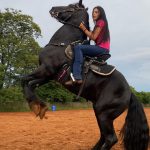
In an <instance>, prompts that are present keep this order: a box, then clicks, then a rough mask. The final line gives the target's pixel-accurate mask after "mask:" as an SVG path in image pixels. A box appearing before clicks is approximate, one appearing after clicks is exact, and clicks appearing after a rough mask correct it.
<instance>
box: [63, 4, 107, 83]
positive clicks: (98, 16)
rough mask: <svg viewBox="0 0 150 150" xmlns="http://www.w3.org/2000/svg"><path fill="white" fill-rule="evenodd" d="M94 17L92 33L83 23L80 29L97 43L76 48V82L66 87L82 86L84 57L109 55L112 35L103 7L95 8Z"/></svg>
mask: <svg viewBox="0 0 150 150" xmlns="http://www.w3.org/2000/svg"><path fill="white" fill-rule="evenodd" d="M92 17H93V21H94V23H95V24H96V25H95V27H94V30H93V31H92V32H90V31H88V29H87V28H86V27H85V25H84V24H83V23H82V22H81V24H80V26H79V27H80V29H81V30H82V31H83V32H84V33H85V34H86V35H87V36H88V37H89V38H90V39H91V40H94V41H95V43H96V45H76V46H75V47H74V62H73V76H74V78H75V80H74V81H73V80H70V81H67V82H66V83H65V85H72V84H73V83H76V84H82V82H83V81H82V75H81V66H82V64H83V57H84V56H90V57H95V56H98V55H101V54H106V53H109V49H110V35H109V28H108V22H107V18H106V15H105V11H104V9H103V8H102V7H101V6H97V7H95V8H94V9H93V12H92Z"/></svg>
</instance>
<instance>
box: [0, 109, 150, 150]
mask: <svg viewBox="0 0 150 150" xmlns="http://www.w3.org/2000/svg"><path fill="white" fill-rule="evenodd" d="M145 112H146V115H147V118H148V122H149V124H150V109H148V108H146V109H145ZM47 116H48V119H44V120H40V119H38V118H35V116H34V115H33V114H32V112H28V113H0V150H90V149H91V148H92V146H94V144H95V143H96V142H97V140H98V139H99V130H98V126H97V122H96V119H95V116H94V112H93V110H69V111H55V112H48V113H47ZM125 116H126V113H124V114H123V115H121V116H120V117H119V118H117V119H116V120H115V123H114V125H115V130H116V132H117V135H118V134H119V131H120V129H121V127H122V125H123V123H124V119H125ZM112 150H123V148H122V147H121V143H120V141H119V142H118V144H116V145H115V146H114V147H113V148H112Z"/></svg>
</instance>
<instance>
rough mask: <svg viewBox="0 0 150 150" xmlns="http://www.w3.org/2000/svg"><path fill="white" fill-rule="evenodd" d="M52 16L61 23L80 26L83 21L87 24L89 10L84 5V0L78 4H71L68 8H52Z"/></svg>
mask: <svg viewBox="0 0 150 150" xmlns="http://www.w3.org/2000/svg"><path fill="white" fill-rule="evenodd" d="M50 14H51V16H52V17H54V18H55V19H56V20H58V21H59V22H62V23H65V22H70V21H72V23H75V25H79V23H80V22H81V21H85V22H87V20H88V13H87V9H86V8H85V7H84V5H83V4H82V0H80V1H79V3H76V4H70V5H68V6H58V7H52V9H51V10H50Z"/></svg>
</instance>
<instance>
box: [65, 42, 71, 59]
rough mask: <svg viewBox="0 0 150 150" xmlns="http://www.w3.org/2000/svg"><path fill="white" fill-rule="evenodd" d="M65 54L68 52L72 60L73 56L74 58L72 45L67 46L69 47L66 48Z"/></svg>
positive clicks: (67, 54) (68, 56)
mask: <svg viewBox="0 0 150 150" xmlns="http://www.w3.org/2000/svg"><path fill="white" fill-rule="evenodd" d="M65 54H66V56H67V58H69V59H70V60H72V58H73V50H72V46H71V45H68V46H67V48H66V49H65Z"/></svg>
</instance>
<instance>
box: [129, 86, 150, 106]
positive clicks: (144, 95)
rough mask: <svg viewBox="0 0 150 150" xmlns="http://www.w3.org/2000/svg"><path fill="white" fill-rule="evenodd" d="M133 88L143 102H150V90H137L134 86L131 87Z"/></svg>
mask: <svg viewBox="0 0 150 150" xmlns="http://www.w3.org/2000/svg"><path fill="white" fill-rule="evenodd" d="M131 90H132V92H133V93H134V94H135V95H136V96H137V97H138V99H139V100H140V102H141V103H143V104H150V92H143V91H141V92H137V91H136V90H135V89H134V88H133V87H131Z"/></svg>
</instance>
